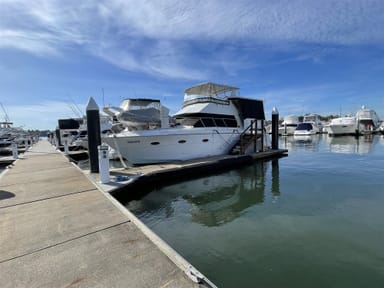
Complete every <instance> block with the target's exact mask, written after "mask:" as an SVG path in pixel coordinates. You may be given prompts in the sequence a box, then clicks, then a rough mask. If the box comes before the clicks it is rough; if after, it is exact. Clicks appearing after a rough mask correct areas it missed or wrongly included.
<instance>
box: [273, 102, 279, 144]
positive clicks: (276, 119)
mask: <svg viewBox="0 0 384 288" xmlns="http://www.w3.org/2000/svg"><path fill="white" fill-rule="evenodd" d="M272 149H273V150H277V149H279V111H277V108H276V107H273V109H272Z"/></svg>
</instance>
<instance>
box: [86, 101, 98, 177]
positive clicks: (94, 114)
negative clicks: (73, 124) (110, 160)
mask: <svg viewBox="0 0 384 288" xmlns="http://www.w3.org/2000/svg"><path fill="white" fill-rule="evenodd" d="M86 109H87V132H88V153H89V162H90V169H91V173H98V172H99V158H98V150H97V146H99V145H100V144H101V136H100V114H99V106H97V104H96V102H95V100H94V99H93V98H92V97H90V98H89V100H88V104H87V108H86Z"/></svg>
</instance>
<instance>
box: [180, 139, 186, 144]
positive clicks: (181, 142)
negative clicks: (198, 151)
mask: <svg viewBox="0 0 384 288" xmlns="http://www.w3.org/2000/svg"><path fill="white" fill-rule="evenodd" d="M185 142H187V141H186V140H179V143H180V144H183V143H185Z"/></svg>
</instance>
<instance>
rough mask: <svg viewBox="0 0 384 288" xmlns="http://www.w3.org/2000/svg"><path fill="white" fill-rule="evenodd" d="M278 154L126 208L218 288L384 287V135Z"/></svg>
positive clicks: (293, 146)
mask: <svg viewBox="0 0 384 288" xmlns="http://www.w3.org/2000/svg"><path fill="white" fill-rule="evenodd" d="M280 147H281V148H287V149H289V156H288V157H284V158H280V159H278V160H274V161H267V162H263V163H257V164H255V165H253V166H248V167H244V168H242V169H239V170H232V171H228V172H226V173H221V174H217V175H210V176H204V175H202V176H203V177H201V178H198V179H193V180H190V181H184V182H182V183H176V184H172V185H169V186H167V187H162V188H159V189H157V190H155V191H153V192H151V193H150V194H148V195H147V196H145V197H144V198H143V199H141V200H139V201H132V202H130V203H128V204H126V206H127V207H128V208H129V209H130V210H131V211H133V212H134V213H135V214H136V215H137V216H138V217H139V218H140V219H141V220H142V221H143V222H144V223H146V224H147V225H148V226H149V227H150V228H151V229H153V230H154V231H155V232H156V233H157V234H158V235H159V236H160V237H162V238H163V239H164V240H165V241H166V242H168V243H169V244H170V245H171V246H172V247H174V248H175V249H176V250H177V251H178V252H179V253H180V254H182V255H183V256H184V257H185V258H186V259H187V260H188V261H190V262H191V263H192V264H193V265H194V266H195V267H196V268H198V269H199V270H200V271H201V272H202V273H203V274H205V275H206V276H207V277H208V278H209V279H210V280H211V281H213V282H214V283H215V284H216V285H218V286H219V287H295V288H296V287H349V288H350V287H384V244H383V240H384V225H383V221H384V184H383V183H384V179H383V178H384V173H383V171H384V138H383V136H374V137H371V138H364V137H360V138H359V139H358V140H356V139H355V138H354V137H334V138H331V137H328V136H327V135H320V136H319V135H317V136H312V138H301V139H296V138H294V137H287V138H280Z"/></svg>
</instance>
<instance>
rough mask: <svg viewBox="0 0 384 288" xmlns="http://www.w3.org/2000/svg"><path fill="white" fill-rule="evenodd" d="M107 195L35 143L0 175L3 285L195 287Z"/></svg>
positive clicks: (58, 156) (46, 145)
mask: <svg viewBox="0 0 384 288" xmlns="http://www.w3.org/2000/svg"><path fill="white" fill-rule="evenodd" d="M110 198H111V196H109V195H106V194H105V193H104V192H102V191H100V190H99V189H98V188H96V186H95V185H94V184H93V183H92V182H91V181H90V180H89V179H88V178H87V177H86V176H85V175H84V174H83V173H82V172H81V171H80V170H79V169H77V168H76V167H75V166H74V165H73V164H71V163H70V162H69V161H68V159H66V158H65V157H64V156H63V155H62V154H61V153H59V152H57V151H56V150H55V149H54V147H52V146H51V145H50V144H49V143H48V142H46V141H40V142H38V143H37V144H36V145H35V146H34V147H32V148H31V149H30V150H29V151H28V152H26V153H25V154H24V155H23V156H22V158H21V159H18V160H17V161H16V162H15V163H14V165H13V166H12V168H10V169H8V171H6V172H5V173H4V174H3V175H2V176H1V177H0V279H1V287H140V288H142V287H167V288H169V287H200V285H199V284H196V283H195V282H193V281H192V280H191V279H190V278H189V277H188V276H187V274H186V273H187V272H183V271H182V270H181V269H180V268H179V267H180V265H176V264H175V263H174V261H171V260H170V258H171V259H172V257H170V256H169V255H168V256H166V255H165V254H164V253H163V251H164V249H162V250H160V248H159V247H158V245H157V244H154V242H153V241H151V240H150V239H149V238H148V237H147V236H146V234H144V233H143V232H142V230H141V228H140V229H139V228H138V226H137V223H136V222H135V221H133V220H132V218H130V217H129V214H127V213H124V211H123V210H122V209H121V208H119V207H118V204H116V203H114V202H113V199H112V200H111V199H110ZM169 257H170V258H169ZM178 257H179V255H174V258H178ZM182 261H185V260H182Z"/></svg>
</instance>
